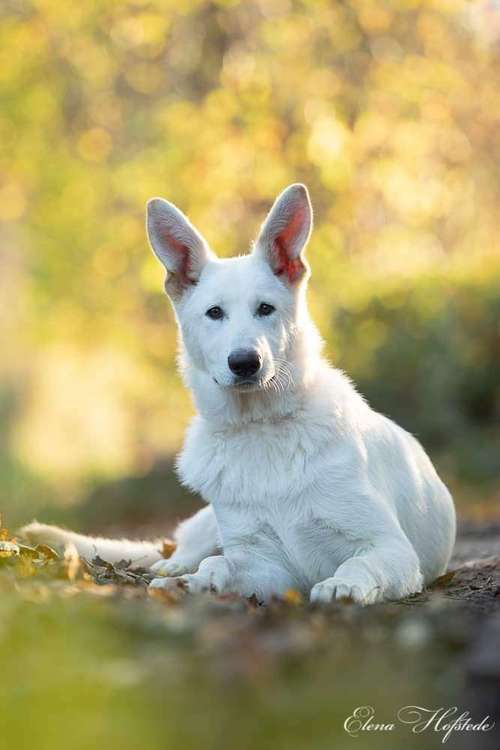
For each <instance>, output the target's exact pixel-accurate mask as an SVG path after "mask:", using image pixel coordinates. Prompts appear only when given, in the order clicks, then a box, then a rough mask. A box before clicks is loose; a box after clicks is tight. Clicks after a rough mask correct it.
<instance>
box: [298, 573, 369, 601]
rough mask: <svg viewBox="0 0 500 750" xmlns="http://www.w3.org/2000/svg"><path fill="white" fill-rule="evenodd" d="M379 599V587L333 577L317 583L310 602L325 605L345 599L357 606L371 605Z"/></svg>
mask: <svg viewBox="0 0 500 750" xmlns="http://www.w3.org/2000/svg"><path fill="white" fill-rule="evenodd" d="M379 598H380V591H379V587H378V586H376V585H374V584H373V583H372V582H369V581H365V582H364V581H361V580H359V581H349V580H348V579H346V578H340V577H337V576H333V577H332V578H327V579H326V580H325V581H320V582H319V583H317V584H316V585H315V586H314V587H313V589H312V591H311V597H310V599H311V602H314V603H322V604H326V603H328V602H332V601H336V600H339V599H347V600H350V601H353V602H356V603H357V604H373V603H374V602H376V601H378V600H379Z"/></svg>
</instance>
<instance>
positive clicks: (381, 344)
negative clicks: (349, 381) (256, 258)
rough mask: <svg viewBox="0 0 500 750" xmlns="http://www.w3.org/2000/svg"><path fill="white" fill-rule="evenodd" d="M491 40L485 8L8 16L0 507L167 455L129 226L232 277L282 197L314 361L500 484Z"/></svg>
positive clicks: (158, 303) (173, 9)
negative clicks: (303, 265) (290, 195)
mask: <svg viewBox="0 0 500 750" xmlns="http://www.w3.org/2000/svg"><path fill="white" fill-rule="evenodd" d="M499 31H500V24H499V14H498V4H497V3H494V2H491V1H490V2H477V3H470V2H466V1H465V0H445V1H444V2H443V0H388V1H387V2H385V3H383V4H382V3H379V2H376V0H339V1H336V2H333V0H328V1H327V0H315V1H314V2H313V1H312V0H309V1H308V0H248V1H247V2H238V1H237V0H212V1H209V0H191V2H187V0H176V2H171V1H170V0H162V1H161V2H160V0H151V1H149V0H130V1H129V2H116V1H115V0H95V2H92V3H80V4H75V3H70V4H67V3H66V4H61V3H60V2H56V0H4V1H3V3H2V6H1V8H0V90H1V96H2V110H1V114H0V144H1V153H0V243H1V248H2V250H1V252H2V274H1V276H0V293H1V297H2V302H3V305H2V323H1V325H2V330H1V332H0V346H2V351H4V352H5V353H6V355H5V356H4V357H3V358H2V360H1V361H0V383H1V385H0V415H1V419H2V430H1V434H0V441H1V444H2V451H3V458H2V463H1V466H0V469H1V473H2V484H3V489H4V491H5V497H4V499H3V501H2V503H3V505H4V506H9V505H10V506H11V507H12V512H13V513H15V514H16V517H22V520H26V519H27V517H28V516H29V515H31V513H32V512H34V511H35V510H36V509H37V508H39V507H40V506H41V505H43V504H44V503H46V502H50V501H54V500H55V499H59V500H60V501H61V500H64V501H66V502H71V501H75V500H78V498H79V497H80V496H81V495H82V493H84V492H86V490H87V488H88V482H95V481H101V480H102V481H104V480H106V481H113V480H114V479H115V478H117V477H120V476H124V475H136V476H140V475H145V474H147V473H148V472H150V471H151V469H152V468H153V467H154V466H155V465H156V463H157V462H158V460H159V459H161V458H162V457H164V456H168V455H171V454H172V453H173V452H174V451H175V450H176V449H177V448H178V446H179V443H180V440H181V436H182V433H183V430H184V427H185V424H186V421H187V419H188V416H189V413H190V409H191V407H190V404H189V398H188V396H187V394H186V393H185V391H184V390H183V388H182V387H181V385H180V382H179V379H178V377H177V375H176V373H175V348H176V344H175V327H174V321H173V316H172V314H171V313H170V311H169V309H168V306H167V303H166V301H165V299H164V297H163V294H162V273H161V271H160V269H159V267H158V265H157V264H156V263H155V261H154V259H153V258H152V256H151V253H150V252H149V251H148V249H147V246H146V242H145V237H144V229H143V207H144V203H145V201H146V200H147V199H148V198H149V197H150V196H152V195H155V194H160V195H164V196H166V197H168V198H169V199H170V200H172V201H174V202H175V203H177V204H178V205H179V206H180V207H182V209H183V210H184V211H186V212H187V213H188V214H189V216H190V217H191V218H192V220H193V221H194V222H195V223H196V224H197V225H198V226H199V227H200V229H201V230H202V231H203V232H204V233H205V234H206V236H207V238H208V239H209V241H210V242H211V244H212V245H213V247H214V248H215V249H216V251H217V252H220V253H221V254H232V253H237V252H242V251H244V250H245V249H246V248H247V247H248V244H249V241H250V239H251V237H252V236H253V235H254V234H255V232H256V229H257V227H258V224H259V222H260V221H261V220H262V218H263V215H264V212H265V211H266V210H267V208H268V207H269V205H270V203H271V201H272V200H273V198H274V196H275V194H276V193H277V192H278V191H279V190H281V189H282V188H283V187H284V186H285V185H286V184H287V183H289V182H292V181H296V180H303V181H305V182H306V183H307V184H308V185H309V187H310V189H311V193H312V197H313V202H314V205H315V211H316V231H315V234H314V236H313V240H312V242H311V246H310V251H309V255H310V259H311V261H312V264H313V269H314V272H315V275H314V278H313V283H312V291H311V302H312V305H313V308H314V311H315V315H316V318H317V320H318V321H319V322H320V324H321V328H322V331H323V333H324V335H325V336H326V338H327V343H328V353H329V355H330V356H331V357H332V359H333V360H334V361H335V362H338V363H340V364H341V365H342V366H345V367H346V368H347V369H348V370H349V372H350V374H351V375H352V376H353V377H354V378H355V379H358V380H359V381H360V384H361V387H362V389H363V390H364V391H365V392H366V393H367V395H368V396H369V397H370V398H371V400H372V401H373V404H374V406H375V407H376V408H379V409H381V410H383V411H384V412H386V413H387V414H389V415H393V416H395V417H397V418H399V419H401V421H402V422H403V423H404V424H405V426H406V427H408V428H409V429H411V430H412V431H413V432H415V433H416V434H418V435H419V436H421V437H422V439H423V440H424V442H426V444H428V447H430V448H431V449H433V450H435V451H439V452H443V454H446V456H447V458H446V460H445V462H444V464H443V465H444V466H445V468H446V469H447V470H448V471H449V473H450V475H451V476H453V475H454V474H457V473H458V472H464V475H465V476H467V477H469V476H470V477H476V478H479V479H481V478H491V477H492V476H493V474H494V473H495V470H496V473H497V475H498V462H497V465H496V466H495V456H494V448H493V446H494V445H497V446H498V443H499V440H500V438H499V432H500V431H499V427H498V402H499V384H498V377H499V376H498V366H497V364H496V362H497V361H498V358H497V357H496V355H497V354H498V335H499V334H498V324H497V320H498V310H499V302H498V299H499V287H498V275H497V274H498V270H497V269H498V258H499V256H500V253H499V239H498V231H497V226H496V224H497V222H496V218H497V217H496V213H497V205H498V197H499V185H500V173H499V171H498V165H497V164H496V163H495V156H496V155H497V154H498V153H499V146H500V143H499V140H500V129H499V128H498V120H499V116H500V88H499V86H498V80H499V74H500V65H499V60H500V55H499V44H498V39H499ZM434 277H436V278H434ZM469 277H470V278H471V279H472V278H473V279H474V280H473V281H470V282H469V280H468V279H469ZM495 278H496V281H495ZM410 290H411V291H410ZM495 420H496V423H495ZM483 449H487V450H484V452H483ZM497 455H498V454H497Z"/></svg>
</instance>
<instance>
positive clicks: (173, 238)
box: [146, 198, 215, 299]
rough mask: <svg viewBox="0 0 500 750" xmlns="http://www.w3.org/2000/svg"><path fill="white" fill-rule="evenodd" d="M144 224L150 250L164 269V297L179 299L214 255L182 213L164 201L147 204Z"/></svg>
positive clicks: (152, 199) (153, 201) (152, 201)
mask: <svg viewBox="0 0 500 750" xmlns="http://www.w3.org/2000/svg"><path fill="white" fill-rule="evenodd" d="M146 224H147V232H148V238H149V243H150V245H151V248H152V250H153V252H154V254H155V255H156V257H157V258H158V260H159V261H160V262H161V263H162V264H163V266H164V267H165V268H166V270H167V279H166V281H165V289H166V291H167V294H169V295H170V296H171V297H172V298H173V299H178V298H179V297H180V296H181V295H182V294H183V292H184V291H185V290H186V289H187V288H189V287H190V286H191V285H193V284H196V283H197V281H198V279H199V278H200V274H201V272H202V270H203V267H204V265H205V263H207V262H208V261H209V260H210V259H213V258H214V257H215V256H214V255H213V253H212V251H211V250H210V248H209V247H208V245H207V243H206V242H205V240H204V239H203V237H202V236H201V234H200V233H199V232H198V231H197V230H196V229H195V228H194V227H193V225H192V224H191V222H190V221H189V219H188V218H187V217H186V216H184V214H183V213H182V211H179V209H178V208H176V207H175V206H174V205H173V204H172V203H169V202H168V201H166V200H163V198H151V200H150V201H148V205H147V220H146Z"/></svg>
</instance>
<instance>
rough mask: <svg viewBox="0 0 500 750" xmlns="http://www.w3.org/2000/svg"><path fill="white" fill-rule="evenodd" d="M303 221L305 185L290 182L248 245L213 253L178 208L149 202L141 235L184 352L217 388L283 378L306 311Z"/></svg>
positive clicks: (248, 387)
mask: <svg viewBox="0 0 500 750" xmlns="http://www.w3.org/2000/svg"><path fill="white" fill-rule="evenodd" d="M311 228H312V208H311V203H310V200H309V195H308V192H307V189H306V188H305V186H304V185H299V184H297V185H291V186H290V187H288V188H287V189H286V190H284V191H283V193H281V195H280V196H278V198H277V199H276V202H275V203H274V205H273V207H272V209H271V211H270V212H269V214H268V216H267V218H266V220H265V222H264V224H263V225H262V228H261V230H260V233H259V236H258V238H257V241H256V242H255V245H254V248H253V251H252V252H251V253H250V254H249V255H244V256H240V257H236V258H229V259H219V258H217V257H216V256H215V255H214V253H213V252H212V251H211V250H210V248H209V247H208V245H207V243H206V241H205V240H204V239H203V237H202V236H201V235H200V234H199V233H198V232H197V230H196V229H195V228H194V227H193V226H192V224H191V223H190V222H189V220H188V219H187V218H186V216H184V214H183V213H182V212H181V211H179V209H177V208H176V207H175V206H174V205H172V204H171V203H168V202H167V201H165V200H163V199H162V198H153V199H152V200H150V201H149V203H148V209H147V229H148V236H149V241H150V243H151V247H152V249H153V251H154V253H155V255H156V256H157V257H158V259H159V260H160V261H161V263H162V264H163V265H164V267H165V268H166V270H167V279H166V282H165V289H166V291H167V294H168V295H169V297H170V299H171V301H172V303H173V306H174V308H175V311H176V315H177V319H178V322H179V325H180V328H181V332H182V338H183V343H184V347H185V350H186V354H187V357H188V359H189V362H190V364H191V365H192V366H193V367H195V368H196V369H197V370H198V371H200V372H202V373H204V374H205V375H207V376H208V377H209V378H210V379H211V380H212V381H213V382H214V383H216V384H217V385H218V386H219V387H221V388H224V389H234V390H237V391H255V390H259V389H263V388H267V387H269V386H270V385H271V384H274V385H275V387H277V388H278V387H284V386H285V385H286V384H287V380H289V379H290V377H291V375H290V366H289V354H290V350H291V347H293V344H294V337H295V334H296V331H297V330H298V329H299V328H300V325H301V319H302V318H303V317H305V316H306V311H305V305H304V288H305V285H306V281H307V278H308V276H309V268H308V265H307V262H306V261H305V259H304V255H303V252H304V248H305V245H306V243H307V241H308V239H309V235H310V233H311Z"/></svg>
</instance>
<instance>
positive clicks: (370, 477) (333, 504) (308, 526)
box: [40, 185, 455, 604]
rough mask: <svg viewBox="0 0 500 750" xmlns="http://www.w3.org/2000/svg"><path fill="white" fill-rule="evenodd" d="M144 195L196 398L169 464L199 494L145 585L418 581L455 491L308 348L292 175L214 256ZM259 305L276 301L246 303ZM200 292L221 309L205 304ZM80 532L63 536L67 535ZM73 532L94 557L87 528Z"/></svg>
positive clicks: (394, 587) (434, 562)
mask: <svg viewBox="0 0 500 750" xmlns="http://www.w3.org/2000/svg"><path fill="white" fill-rule="evenodd" d="M158 201H159V199H155V202H154V204H153V210H151V209H150V214H149V217H150V218H149V235H150V241H151V243H152V245H153V248H154V250H155V252H156V254H157V256H158V257H159V258H160V260H161V261H162V262H163V263H164V265H165V266H166V268H167V271H168V272H169V283H167V290H168V291H169V293H170V294H171V298H172V302H173V304H174V308H175V312H176V316H177V320H178V323H179V329H180V335H181V343H182V369H183V374H184V378H185V381H186V383H187V385H188V386H189V387H190V388H191V389H192V391H193V394H194V398H195V402H196V406H197V410H198V415H197V416H196V417H195V419H194V421H193V423H192V424H191V426H190V428H189V430H188V433H187V437H186V441H185V445H184V448H183V451H182V453H181V455H180V457H179V462H178V468H179V474H180V477H181V480H182V481H183V483H184V484H185V485H186V486H188V487H189V488H190V489H192V490H193V491H195V492H199V493H200V494H201V496H202V497H203V499H204V500H205V501H206V502H207V503H209V506H208V507H207V508H205V509H204V510H202V511H200V512H199V513H198V514H196V515H195V516H194V517H193V518H192V519H189V520H188V521H185V522H184V523H183V524H182V525H181V527H180V528H179V529H178V532H177V538H178V543H179V546H178V549H177V550H176V552H175V553H174V555H173V556H172V557H171V558H170V559H169V560H160V561H159V562H157V563H156V564H155V565H153V570H155V571H156V572H157V573H158V574H159V575H161V576H164V577H161V578H157V579H155V580H154V581H153V583H152V586H156V587H159V586H168V585H171V577H172V576H179V575H180V576H181V577H182V580H183V582H184V585H185V586H186V587H187V588H188V589H189V590H190V591H200V590H205V589H214V590H217V591H219V592H225V591H234V592H238V593H240V594H243V595H245V596H250V595H252V594H255V595H256V596H257V598H258V599H259V600H262V601H267V600H269V598H270V597H272V596H273V595H277V596H279V595H282V594H283V593H284V592H285V591H286V590H287V589H290V588H295V589H298V590H300V591H301V592H303V593H304V594H305V595H307V596H310V598H311V600H312V601H316V602H328V601H331V600H332V599H336V598H337V599H338V598H342V597H350V598H352V599H354V600H355V601H357V602H360V603H363V604H367V603H371V602H376V601H381V600H385V599H398V598H401V597H404V596H406V595H408V594H411V593H415V592H418V591H420V590H421V589H422V586H423V585H424V584H428V583H431V582H432V581H433V580H434V579H435V578H436V577H437V576H439V575H440V574H441V573H443V572H444V570H445V569H446V566H447V563H448V561H449V559H450V556H451V552H452V548H453V544H454V538H455V513H454V508H453V502H452V499H451V497H450V494H449V492H448V490H447V489H446V487H445V486H444V484H443V483H442V482H441V480H440V479H439V477H438V476H437V474H436V471H435V470H434V467H433V466H432V464H431V462H430V460H429V458H428V457H427V455H426V454H425V452H424V451H423V449H422V447H421V446H420V444H419V443H418V442H417V441H416V440H415V439H414V438H413V437H412V436H411V435H410V434H408V433H407V432H405V431H404V430H403V429H401V428H400V427H398V426H397V425H396V424H394V422H392V421H391V420H390V419H387V418H386V417H384V416H382V415H381V414H378V413H377V412H375V411H373V410H372V409H371V408H370V407H369V406H368V404H367V403H366V402H365V401H364V399H363V398H362V397H361V396H360V395H359V394H358V393H357V392H356V390H355V388H354V387H353V385H352V383H351V382H350V381H349V379H348V378H347V377H346V376H345V375H344V374H343V373H342V372H340V371H339V370H337V369H335V368H333V367H331V366H330V365H329V364H328V363H327V362H326V361H325V360H324V359H323V357H322V356H321V339H320V337H319V335H318V333H317V330H316V329H315V327H314V325H313V323H312V321H311V319H310V317H309V313H308V310H307V305H306V301H305V288H306V282H307V278H308V275H309V272H308V267H307V264H306V262H305V260H304V258H303V249H304V245H305V243H306V242H307V239H308V236H309V233H310V227H311V220H312V213H311V208H310V203H309V198H308V195H307V191H306V189H305V188H304V187H303V186H301V185H292V186H291V187H290V188H288V189H287V190H286V191H284V193H282V195H281V196H280V197H279V198H278V199H277V201H276V203H275V205H274V207H273V209H272V210H271V212H270V215H269V217H268V219H267V220H266V222H265V224H264V226H263V228H262V230H261V234H260V236H259V238H258V240H257V242H256V245H255V248H254V250H253V252H252V253H251V254H250V255H246V256H243V257H238V258H233V259H228V260H219V259H217V258H216V257H215V256H214V255H213V254H212V253H211V251H209V250H208V249H207V248H206V243H204V241H203V240H200V236H199V235H198V233H196V234H193V235H191V232H193V233H194V232H195V230H194V229H193V228H192V227H191V225H190V224H189V223H188V222H187V220H186V219H185V217H183V215H182V214H180V212H178V213H174V212H173V211H172V207H171V206H170V204H167V203H166V202H165V201H163V202H160V203H159V202H158ZM172 216H173V217H174V219H172ZM172 222H173V229H172ZM178 223H180V224H178ZM166 226H168V227H170V229H168V230H165V227H166ZM160 229H161V231H160ZM169 232H170V233H175V234H172V236H173V237H174V239H173V241H172V243H171V242H170V236H171V235H170V234H169ZM178 237H182V238H183V243H182V246H180V244H179V241H178V239H177V238H178ZM193 247H194V248H195V250H194V253H195V257H194V259H193V262H191V261H190V253H192V252H193V250H192V248H193ZM179 252H180V253H181V254H182V253H187V254H188V255H187V257H184V256H183V257H182V258H179V257H178V253H179ZM182 260H186V262H185V263H182V262H181V261H182ZM186 268H188V269H189V273H184V272H183V269H184V270H185V269H186ZM261 303H266V304H268V305H273V306H274V307H275V312H274V313H272V314H271V315H269V316H266V317H262V316H260V315H258V314H257V312H256V311H257V310H258V308H259V305H260V304H261ZM213 306H218V307H220V308H221V309H222V310H223V311H224V317H223V319H220V320H212V319H210V318H209V317H207V315H206V314H205V313H206V311H207V310H208V309H210V308H211V307H213ZM236 348H238V349H241V348H249V349H253V350H256V351H258V353H259V356H260V360H261V363H262V365H261V368H260V370H259V372H258V374H257V375H256V376H255V379H254V381H253V382H251V383H247V384H241V383H240V382H239V381H238V379H237V378H236V377H235V376H234V374H233V373H232V372H231V370H230V369H229V367H228V356H229V354H230V353H231V352H232V351H234V350H235V349H236ZM40 536H41V537H43V534H41V535H40ZM45 538H46V537H45ZM80 539H81V537H75V536H74V535H72V538H71V540H70V541H73V542H74V543H75V544H76V546H77V548H78V547H79V544H80ZM81 544H83V542H82V543H81ZM86 544H87V545H88V544H93V545H95V546H97V549H98V550H99V554H101V556H104V554H105V553H104V552H103V551H101V549H100V546H99V545H100V542H98V541H97V540H93V541H89V542H86ZM107 544H108V543H107ZM104 549H105V550H106V551H109V552H111V548H109V547H103V550H104ZM221 550H223V552H222V551H221ZM120 556H121V557H124V556H125V557H129V554H128V553H127V554H125V552H123V551H122V552H121V553H120ZM165 576H166V577H165Z"/></svg>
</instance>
